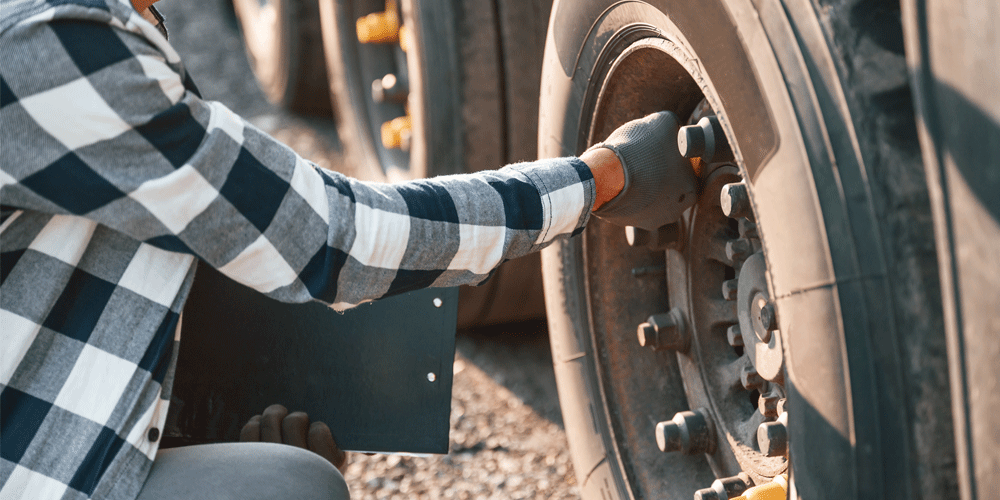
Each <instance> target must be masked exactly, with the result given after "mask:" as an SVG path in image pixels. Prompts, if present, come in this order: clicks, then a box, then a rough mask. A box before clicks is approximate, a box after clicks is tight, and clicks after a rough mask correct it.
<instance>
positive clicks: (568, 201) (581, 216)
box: [507, 157, 596, 246]
mask: <svg viewBox="0 0 1000 500" xmlns="http://www.w3.org/2000/svg"><path fill="white" fill-rule="evenodd" d="M507 168H509V169H512V170H514V171H517V172H518V173H520V174H522V175H524V176H525V177H527V178H528V180H529V181H531V183H532V184H533V185H534V186H535V188H536V189H537V190H538V194H539V198H540V200H541V202H542V213H543V214H542V220H543V224H542V230H541V231H540V232H539V234H538V238H537V239H536V240H535V242H534V244H535V245H538V246H545V245H547V244H548V243H550V242H552V241H553V240H555V239H556V238H558V237H560V236H572V235H576V234H579V233H580V232H582V231H583V228H584V227H586V225H587V221H588V220H590V213H591V210H592V209H593V207H594V200H595V197H596V188H595V185H594V176H593V174H592V173H591V171H590V167H588V166H587V164H586V163H584V162H583V160H581V159H579V158H576V157H565V158H550V159H545V160H538V161H535V162H529V163H518V164H515V165H511V166H509V167H507Z"/></svg>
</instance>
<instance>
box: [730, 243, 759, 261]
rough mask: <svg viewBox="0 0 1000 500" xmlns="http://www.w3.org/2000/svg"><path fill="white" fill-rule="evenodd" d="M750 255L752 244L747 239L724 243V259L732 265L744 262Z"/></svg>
mask: <svg viewBox="0 0 1000 500" xmlns="http://www.w3.org/2000/svg"><path fill="white" fill-rule="evenodd" d="M751 253H753V244H752V243H750V240H748V239H744V238H739V239H736V240H729V241H727V242H726V258H728V259H729V260H730V262H732V263H734V264H735V263H738V262H742V261H744V260H746V258H747V257H749V256H750V254H751Z"/></svg>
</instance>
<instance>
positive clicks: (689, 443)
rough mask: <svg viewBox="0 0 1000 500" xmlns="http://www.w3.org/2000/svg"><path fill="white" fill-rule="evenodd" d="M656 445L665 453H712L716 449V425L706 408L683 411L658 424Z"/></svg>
mask: <svg viewBox="0 0 1000 500" xmlns="http://www.w3.org/2000/svg"><path fill="white" fill-rule="evenodd" d="M656 446H657V447H659V448H660V451H662V452H664V453H666V452H671V451H679V452H682V453H684V454H685V455H697V454H699V453H712V452H713V451H714V450H715V434H714V426H713V424H712V422H711V420H710V418H709V417H708V416H707V413H706V412H705V410H704V409H698V410H695V411H682V412H680V413H678V414H676V415H674V418H673V419H672V420H667V421H664V422H660V423H658V424H656Z"/></svg>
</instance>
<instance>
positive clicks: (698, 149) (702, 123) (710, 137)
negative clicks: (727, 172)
mask: <svg viewBox="0 0 1000 500" xmlns="http://www.w3.org/2000/svg"><path fill="white" fill-rule="evenodd" d="M677 150H678V151H680V153H681V156H683V157H685V158H699V157H700V158H701V159H702V161H704V162H705V163H712V162H713V161H723V160H727V159H731V158H732V156H733V152H732V150H731V149H730V148H729V142H728V141H727V140H726V134H725V132H723V131H722V125H720V124H719V119H718V118H716V117H714V116H705V117H702V119H701V120H698V124H697V125H688V126H685V127H681V128H680V130H678V131H677Z"/></svg>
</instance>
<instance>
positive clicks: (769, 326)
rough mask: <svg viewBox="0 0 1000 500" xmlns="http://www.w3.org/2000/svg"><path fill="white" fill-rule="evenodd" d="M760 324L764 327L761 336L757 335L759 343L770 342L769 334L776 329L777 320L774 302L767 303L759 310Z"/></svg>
mask: <svg viewBox="0 0 1000 500" xmlns="http://www.w3.org/2000/svg"><path fill="white" fill-rule="evenodd" d="M760 324H761V326H763V327H764V331H763V332H761V333H763V335H758V337H760V341H761V342H770V341H771V332H773V331H775V330H777V329H778V318H777V315H776V313H775V311H774V302H770V301H769V302H768V303H766V304H764V305H763V306H762V307H761V308H760Z"/></svg>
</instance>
